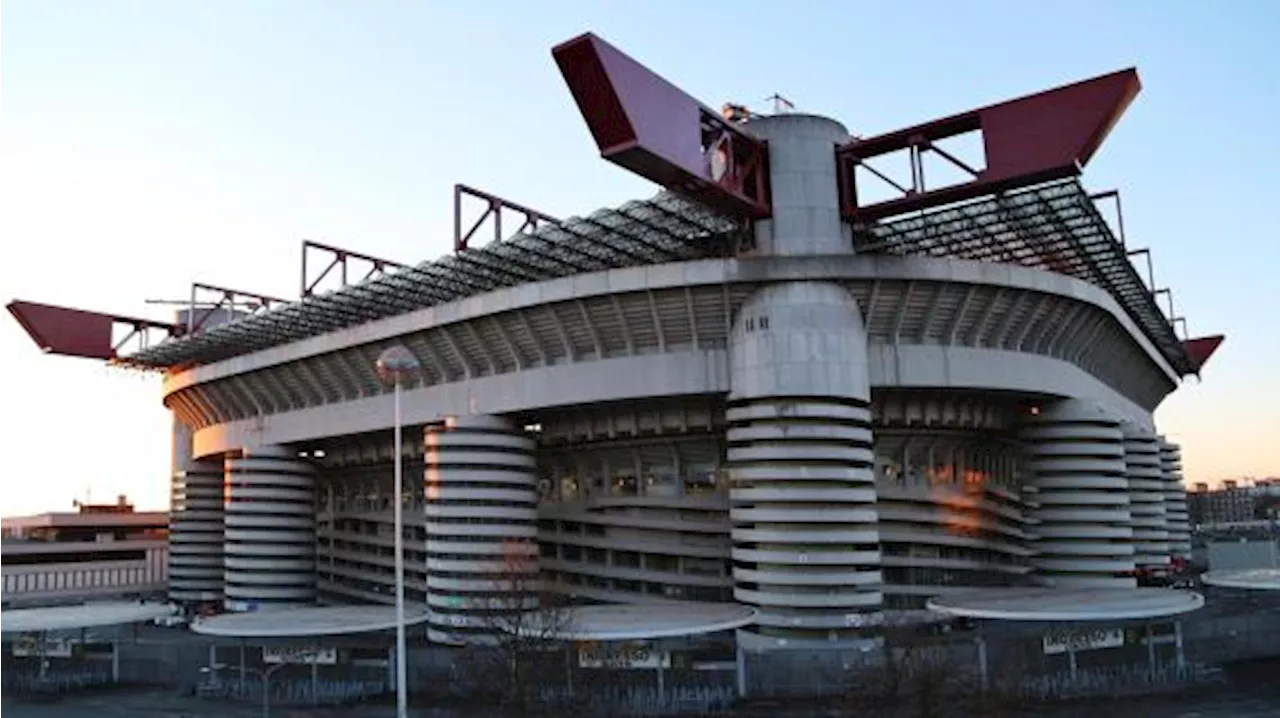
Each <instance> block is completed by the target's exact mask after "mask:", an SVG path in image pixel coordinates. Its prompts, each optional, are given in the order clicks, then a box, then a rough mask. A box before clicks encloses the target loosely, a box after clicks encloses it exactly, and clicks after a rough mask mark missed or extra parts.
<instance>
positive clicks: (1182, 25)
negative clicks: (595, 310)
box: [0, 0, 1280, 514]
mask: <svg viewBox="0 0 1280 718" xmlns="http://www.w3.org/2000/svg"><path fill="white" fill-rule="evenodd" d="M1277 27H1280V5H1275V4H1272V3H1267V2H1263V1H1262V0H1256V1H1254V2H1247V1H1245V0H1241V1H1239V2H1233V3H1214V4H1210V3H1204V2H1170V1H1166V2H1156V1H1154V0H1153V1H1151V2H1079V1H1073V2H1069V3H1031V2H1025V1H1024V2H965V3H957V2H942V1H940V2H913V3H888V2H853V1H845V2H805V1H803V0H801V1H799V2H793V3H788V4H783V3H766V2H753V1H747V0H738V1H737V2H688V1H687V0H685V1H674V0H670V1H666V0H663V1H651V2H641V3H627V4H625V6H624V4H623V3H598V2H551V1H547V2H517V1H516V0H509V1H508V2H486V1H480V0H472V1H471V2H466V3H461V2H453V3H442V2H430V3H429V2H409V1H408V0H405V1H403V2H390V1H376V0H375V1H370V2H357V1H356V0H348V1H346V2H321V1H317V0H307V1H303V0H295V1H289V0H258V1H257V2H246V1H235V0H217V1H216V2H208V1H203V0H202V1H198V2H197V1H194V0H192V1H187V2H184V1H178V0H169V1H161V0H154V1H152V2H123V1H120V0H84V1H76V0H8V1H7V2H5V3H4V8H3V36H2V43H0V53H2V57H0V88H2V92H3V95H2V100H3V101H2V104H0V238H3V239H2V240H0V241H3V243H4V256H3V259H2V260H0V300H4V301H7V300H9V299H11V298H15V297H19V298H28V299H34V300H40V301H46V302H50V303H57V304H66V305H71V306H81V307H85V308H92V309H101V310H109V311H113V312H119V313H129V314H150V315H153V316H161V314H160V310H159V309H158V308H156V307H148V306H145V305H143V304H142V300H143V299H145V298H174V299H177V298H181V297H185V296H187V293H188V291H189V283H190V282H191V281H193V280H194V281H204V282H209V283H214V284H223V285H230V286H234V287H241V288H245V289H253V290H258V291H261V292H264V293H268V294H276V295H285V296H293V295H294V294H295V293H296V291H297V281H298V254H299V249H298V246H299V240H300V239H301V238H304V237H308V238H314V239H327V240H329V241H332V242H335V243H339V244H341V245H344V246H349V247H351V248H356V249H361V250H364V251H367V252H369V253H372V254H375V255H381V256H386V257H388V258H392V259H399V260H403V261H410V260H412V261H419V260H422V259H425V258H429V257H434V256H437V255H440V254H442V253H444V252H445V251H447V250H448V249H449V242H450V238H449V236H450V232H451V221H452V217H451V206H450V190H451V187H452V184H453V183H454V182H466V183H469V184H473V185H477V186H480V187H483V188H487V189H490V190H492V191H494V192H497V193H499V194H503V195H506V196H509V197H511V198H513V199H516V200H518V201H521V202H523V203H526V204H529V205H532V206H535V207H539V208H542V209H544V210H545V211H547V212H549V213H552V214H556V215H561V216H565V215H570V214H574V213H585V212H588V211H590V210H592V209H594V208H596V207H598V206H602V205H609V204H615V203H618V202H620V201H622V200H625V199H628V198H631V197H634V196H643V195H647V194H649V193H651V192H652V191H653V188H652V187H651V186H649V185H648V184H647V183H645V182H644V181H642V180H639V179H637V178H635V177H632V176H630V175H628V174H627V173H626V172H624V171H622V170H620V169H617V168H615V167H613V166H611V165H609V164H607V163H605V162H603V161H601V160H599V159H598V157H597V156H596V154H595V152H594V150H593V147H592V143H591V141H590V138H589V136H588V134H587V132H586V129H585V127H584V125H583V123H582V121H581V119H580V117H579V116H578V114H577V110H576V109H575V107H574V105H573V102H572V100H571V99H570V97H569V95H568V93H567V91H566V90H565V88H564V85H563V83H562V81H561V79H560V78H559V76H558V74H557V72H556V69H555V66H554V64H553V63H552V61H551V58H550V54H549V49H550V47H551V46H552V45H554V44H555V43H557V42H559V41H561V40H564V39H567V38H569V37H571V36H573V35H576V34H577V33H579V32H582V31H584V30H588V29H590V30H594V31H596V32H597V33H599V34H601V35H602V36H604V37H605V38H606V39H608V40H610V41H611V42H613V43H614V44H615V45H618V46H619V47H621V48H623V49H624V50H626V51H627V52H629V53H630V54H632V55H633V56H635V57H636V58H638V59H640V60H641V61H642V62H645V63H646V64H648V65H650V66H651V67H653V68H655V69H657V70H658V71H659V72H661V73H663V74H664V75H666V76H667V77H668V78H669V79H671V80H672V81H674V82H675V83H676V84H678V85H680V86H682V87H683V88H685V89H686V90H688V91H690V92H692V93H693V94H694V95H696V96H698V97H700V98H701V99H703V100H704V101H706V102H707V103H708V104H711V105H713V106H718V105H719V104H720V103H722V102H724V101H727V100H732V101H737V102H745V103H748V104H752V105H754V106H756V107H765V106H766V103H764V102H762V100H761V98H764V97H766V96H768V95H770V94H772V93H774V92H781V93H782V94H783V95H785V96H787V97H789V98H790V99H791V100H792V101H794V102H795V104H796V105H797V106H798V108H799V109H801V110H804V111H810V112H816V113H822V114H829V115H832V116H835V117H837V118H839V119H841V120H843V121H844V122H845V123H846V124H847V125H848V126H849V127H850V129H851V130H853V131H855V132H857V133H861V134H866V133H875V132H879V131H883V130H889V129H893V128H896V127H898V126H901V125H905V124H909V123H914V122H917V121H922V120H926V119H930V118H933V117H936V116H940V115H943V114H949V113H951V112H955V111H959V110H963V109H968V108H970V107H973V106H977V105H981V104H985V103H988V102H993V101H998V100H1001V99H1006V98H1009V97H1013V96H1017V95H1020V94H1025V93H1028V92H1032V91H1036V90H1040V89H1043V88H1047V87H1050V86H1053V85H1056V84H1060V83H1064V82H1068V81H1073V80H1077V79H1082V78H1085V77H1089V76H1092V75H1096V74H1100V73H1103V72H1108V71H1111V70H1114V69H1118V68H1121V67H1126V66H1130V65H1136V66H1137V67H1138V68H1139V71H1140V72H1141V74H1142V78H1143V82H1144V86H1145V88H1144V92H1143V94H1142V95H1141V96H1140V97H1139V99H1138V101H1137V102H1136V103H1135V104H1134V106H1133V107H1132V109H1131V110H1130V112H1129V113H1128V115H1127V116H1126V117H1125V118H1124V120H1123V121H1122V123H1121V124H1120V126H1119V127H1118V128H1117V130H1116V131H1115V132H1114V133H1113V134H1112V136H1111V138H1110V140H1109V141H1108V143H1107V144H1106V145H1105V146H1104V148H1103V151H1102V152H1101V153H1100V154H1099V155H1098V157H1097V158H1096V159H1095V161H1094V163H1093V164H1092V165H1091V166H1090V168H1089V171H1088V172H1087V174H1086V183H1087V184H1088V185H1089V186H1090V187H1091V188H1092V189H1098V190H1101V189H1108V188H1111V187H1115V186H1119V187H1121V188H1122V189H1123V190H1124V200H1125V209H1126V223H1127V226H1128V229H1129V232H1130V237H1131V240H1132V242H1134V243H1136V244H1146V245H1150V246H1152V247H1153V248H1154V249H1155V252H1156V262H1157V267H1156V272H1157V278H1158V281H1159V282H1160V283H1161V284H1167V285H1171V286H1173V287H1174V288H1175V291H1176V298H1177V302H1178V305H1179V307H1180V308H1181V309H1182V310H1183V311H1184V313H1185V314H1186V315H1187V317H1188V319H1189V321H1190V324H1191V328H1192V331H1193V333H1211V332H1225V333H1226V334H1228V336H1229V338H1228V343H1227V344H1226V345H1225V346H1224V348H1223V349H1222V350H1221V351H1220V352H1219V355H1218V356H1217V357H1215V358H1214V361H1213V363H1212V364H1211V366H1210V368H1209V369H1208V370H1207V371H1206V373H1205V377H1204V383H1203V384H1201V385H1197V384H1195V382H1194V381H1192V382H1190V383H1189V384H1188V385H1187V386H1185V387H1184V388H1183V389H1182V390H1180V392H1179V393H1178V394H1177V395H1175V396H1174V397H1172V398H1170V399H1169V400H1168V401H1166V403H1165V404H1164V405H1163V406H1162V407H1161V409H1160V410H1159V412H1158V413H1157V418H1158V419H1159V420H1160V421H1161V423H1162V426H1163V428H1164V429H1165V430H1166V431H1167V432H1168V433H1169V434H1171V435H1172V436H1173V437H1174V438H1175V439H1177V440H1180V441H1182V442H1183V443H1184V446H1185V449H1184V454H1185V456H1186V465H1187V467H1188V474H1189V476H1188V478H1189V479H1191V480H1200V479H1212V478H1218V477H1223V476H1232V475H1239V474H1264V475H1265V474H1267V473H1270V474H1277V475H1280V449H1278V448H1277V446H1278V445H1280V442H1278V440H1277V437H1280V419H1277V416H1278V414H1277V406H1280V378H1278V373H1277V370H1276V368H1275V365H1276V363H1277V361H1278V359H1280V322H1278V321H1277V320H1276V319H1275V315H1274V312H1275V311H1276V307H1277V302H1276V299H1277V281H1276V278H1275V277H1276V267H1277V265H1280V249H1278V247H1280V244H1278V242H1277V239H1276V234H1277V232H1276V229H1275V227H1276V224H1275V223H1276V222H1277V221H1278V219H1277V218H1278V217H1280V215H1277V209H1278V207H1277V205H1280V196H1278V193H1277V182H1276V180H1275V173H1274V168H1273V167H1272V166H1271V164H1272V163H1273V162H1274V161H1275V158H1276V157H1277V156H1280V140H1277V137H1280V134H1278V133H1277V132H1276V129H1275V122H1276V118H1277V116H1278V112H1277V110H1278V109H1280V108H1278V106H1277V103H1278V102H1280V94H1278V93H1277V88H1280V51H1278V50H1277V49H1275V47H1276V46H1275V44H1274V42H1275V38H1274V31H1275V28H1277ZM0 362H2V366H3V368H4V371H3V372H0V407H2V408H0V412H2V413H0V418H2V420H3V426H2V427H0V447H2V448H3V454H4V460H5V468H6V477H5V482H6V491H5V492H4V495H3V496H4V498H3V504H0V511H3V512H4V513H5V514H13V513H21V512H28V511H37V510H47V509H54V508H69V507H70V502H71V500H72V499H73V498H76V497H82V496H83V493H84V491H85V489H86V487H90V486H91V487H92V490H93V497H94V498H95V499H106V498H109V497H111V496H113V495H114V494H115V493H117V492H127V493H129V494H130V495H131V496H133V497H134V498H136V499H137V500H138V501H139V503H141V504H142V505H144V506H164V505H167V501H168V488H167V484H168V480H167V475H168V464H169V446H168V435H169V426H168V421H169V419H168V416H167V414H166V413H165V411H164V410H163V408H162V407H161V406H160V402H159V383H158V380H157V379H155V378H150V379H146V378H138V377H135V376H133V375H129V374H124V373H121V372H118V371H115V370H108V369H106V368H104V367H102V366H100V365H97V364H94V363H92V362H87V361H83V360H79V361H78V360H73V359H59V358H55V357H45V356H41V355H40V354H39V353H38V352H37V351H36V349H35V347H34V346H33V345H32V344H31V343H30V341H29V340H28V339H27V338H26V336H25V335H24V334H22V332H21V330H20V329H19V328H18V327H17V325H16V324H15V323H14V322H12V321H10V320H9V318H8V317H7V316H6V317H0Z"/></svg>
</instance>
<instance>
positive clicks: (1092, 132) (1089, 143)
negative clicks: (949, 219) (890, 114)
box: [836, 68, 1142, 222]
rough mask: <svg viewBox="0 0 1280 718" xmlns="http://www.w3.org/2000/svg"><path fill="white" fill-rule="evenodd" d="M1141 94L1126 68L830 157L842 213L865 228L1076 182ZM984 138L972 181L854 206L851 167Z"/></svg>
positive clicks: (863, 142) (854, 145)
mask: <svg viewBox="0 0 1280 718" xmlns="http://www.w3.org/2000/svg"><path fill="white" fill-rule="evenodd" d="M1141 89H1142V83H1141V81H1140V80H1139V79H1138V72H1137V70H1134V69H1132V68H1130V69H1127V70H1121V71H1119V72H1113V73H1111V74H1109V75H1102V76H1100V77H1095V78H1093V79H1090V80H1084V81H1083V82H1077V83H1075V84H1071V85H1066V86H1063V87H1058V88H1055V89H1052V90H1046V91H1045V92H1041V93H1038V94H1035V95H1028V96H1026V97H1021V98H1018V99H1016V100H1010V101H1008V102H1002V103H1000V104H997V105H991V106H989V107H984V108H981V109H978V110H972V111H970V112H965V113H961V114H959V115H953V116H951V117H946V118H943V119H940V120H934V121H933V122H927V123H925V124H922V125H916V126H915V127H908V128H906V129H902V130H897V131H895V132H889V133H886V134H883V135H879V136H876V137H870V138H866V139H857V140H853V141H852V142H849V143H848V144H846V145H844V146H842V147H840V148H838V149H837V150H836V158H837V163H838V165H839V171H840V195H841V209H842V211H843V213H844V215H845V216H846V217H847V218H849V219H850V220H856V221H859V222H871V221H875V220H877V219H881V218H883V217H888V216H891V215H896V214H901V213H904V212H909V211H913V210H918V209H923V208H926V207H932V206H936V205H939V204H945V203H949V202H957V201H961V200H965V199H970V198H973V197H977V196H980V195H984V194H991V193H995V192H1001V191H1004V190H1008V189H1012V188H1014V187H1020V186H1025V185H1029V184H1034V183H1036V182H1047V181H1049V180H1055V179H1062V178H1065V177H1074V176H1076V175H1078V174H1079V173H1080V169H1081V167H1083V166H1084V165H1085V164H1086V163H1088V161H1089V159H1090V158H1092V157H1093V154H1094V153H1095V152H1096V151H1097V150H1098V148H1099V147H1100V146H1101V145H1102V142H1103V141H1104V140H1105V139H1106V137H1107V134H1108V133H1109V132H1110V131H1111V128H1112V127H1113V126H1115V123H1116V122H1117V121H1119V119H1120V117H1121V115H1123V114H1124V112H1125V110H1126V109H1127V108H1128V107H1129V104H1130V103H1131V102H1132V101H1133V99H1134V98H1135V97H1136V96H1137V95H1138V92H1139V91H1140V90H1141ZM975 130H981V131H982V140H983V146H984V148H985V151H986V162H987V166H986V168H985V169H983V170H980V171H978V172H977V174H976V176H975V177H974V179H973V180H971V181H969V182H965V183H962V184H959V185H953V186H950V187H946V188H943V189H938V190H934V191H917V190H913V191H910V192H908V193H907V194H906V196H904V197H901V198H897V199H891V200H888V201H884V202H878V203H874V204H869V205H859V204H858V196H857V187H856V185H855V183H854V176H853V170H854V168H855V167H856V166H857V165H858V164H860V163H862V162H864V161H866V160H868V159H871V158H874V157H879V156H882V155H885V154H888V153H890V152H895V151H898V150H904V149H908V148H913V147H914V148H917V149H929V148H930V147H931V143H933V142H936V141H938V140H942V139H946V138H948V137H954V136H956V135H960V134H964V133H966V132H972V131H975Z"/></svg>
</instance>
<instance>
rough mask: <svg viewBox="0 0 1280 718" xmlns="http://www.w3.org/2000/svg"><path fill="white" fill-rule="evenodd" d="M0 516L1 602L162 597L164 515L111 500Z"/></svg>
mask: <svg viewBox="0 0 1280 718" xmlns="http://www.w3.org/2000/svg"><path fill="white" fill-rule="evenodd" d="M77 508H78V509H79V510H78V511H77V512H75V513H71V512H62V513H58V512H51V513H44V514H36V515H34V516H17V517H10V518H5V519H3V521H2V524H0V525H2V533H3V543H2V544H0V564H3V567H4V570H3V576H4V593H3V604H4V607H5V608H19V607H32V606H53V605H59V604H69V603H78V602H81V601H88V600H106V599H121V598H146V597H156V596H163V595H164V592H165V586H166V583H167V581H168V569H167V565H168V559H169V515H168V514H167V513H165V512H163V511H135V510H134V508H133V506H132V505H131V504H130V503H129V502H128V499H127V498H125V497H124V496H121V497H120V498H119V501H118V502H117V503H115V504H105V505H89V504H80V505H78V506H77Z"/></svg>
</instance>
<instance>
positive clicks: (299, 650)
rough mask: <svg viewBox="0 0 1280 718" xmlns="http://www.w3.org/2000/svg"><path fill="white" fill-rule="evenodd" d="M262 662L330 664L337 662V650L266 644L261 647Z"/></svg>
mask: <svg viewBox="0 0 1280 718" xmlns="http://www.w3.org/2000/svg"><path fill="white" fill-rule="evenodd" d="M262 660H263V662H264V663H305V664H308V665H310V664H316V665H321V666H332V665H334V664H335V663H337V662H338V651H337V650H336V649H333V648H316V647H314V646H267V647H264V648H263V649H262Z"/></svg>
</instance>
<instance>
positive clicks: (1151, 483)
mask: <svg viewBox="0 0 1280 718" xmlns="http://www.w3.org/2000/svg"><path fill="white" fill-rule="evenodd" d="M1124 463H1125V476H1127V477H1128V479H1129V504H1130V505H1129V513H1130V517H1131V519H1132V523H1133V547H1134V557H1133V560H1134V563H1135V564H1136V565H1137V567H1138V568H1139V569H1147V570H1151V571H1155V572H1157V573H1160V572H1163V571H1165V570H1167V569H1168V567H1169V528H1168V525H1167V519H1166V516H1165V491H1164V489H1165V481H1164V473H1163V470H1162V468H1161V462H1160V444H1159V442H1158V441H1157V440H1156V436H1155V432H1153V431H1151V430H1150V429H1147V428H1146V427H1140V426H1136V425H1134V424H1131V423H1126V424H1125V425H1124Z"/></svg>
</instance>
